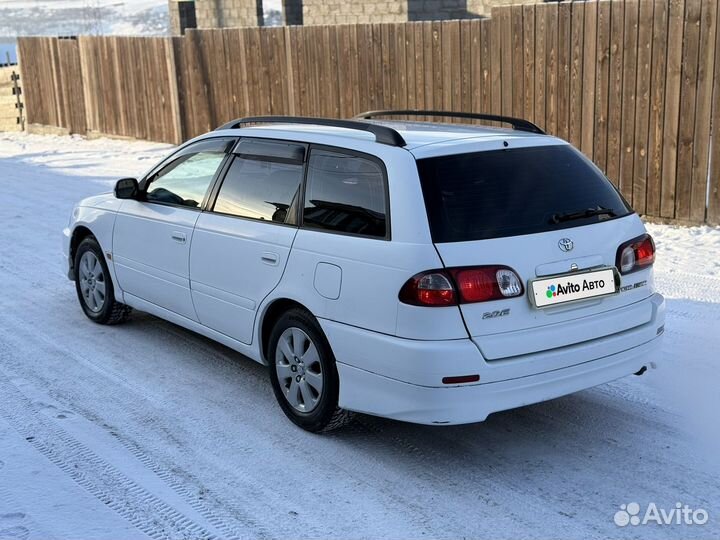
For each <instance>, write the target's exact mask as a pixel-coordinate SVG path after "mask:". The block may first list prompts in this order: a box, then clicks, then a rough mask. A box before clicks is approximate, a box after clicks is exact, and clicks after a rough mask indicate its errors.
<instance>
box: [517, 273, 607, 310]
mask: <svg viewBox="0 0 720 540" xmlns="http://www.w3.org/2000/svg"><path fill="white" fill-rule="evenodd" d="M592 276H595V277H596V279H594V280H591V281H592V282H594V283H596V284H597V282H598V281H599V280H602V281H603V282H604V285H603V286H602V287H599V288H598V287H597V285H595V286H594V287H593V288H591V289H586V288H585V285H584V282H586V281H587V279H588V278H589V277H592ZM611 277H612V289H610V287H609V286H608V285H609V283H608V281H606V280H609V278H611ZM551 285H552V286H554V287H555V289H554V290H551V287H550V286H551ZM569 285H572V286H573V289H571V290H568V289H570V287H569ZM575 285H579V287H580V290H579V291H578V292H575V291H574V286H575ZM527 290H528V298H529V300H530V303H531V304H532V306H533V307H534V308H536V309H547V308H552V307H556V306H566V305H569V304H574V303H576V302H584V301H586V300H594V299H597V298H604V297H607V296H613V295H616V294H619V293H620V273H619V272H618V270H617V268H616V267H614V266H600V267H595V268H588V269H584V270H573V271H571V272H563V273H562V274H554V275H551V276H542V277H540V278H536V279H531V280H528V287H527ZM548 292H553V293H554V294H553V296H552V297H548V296H547V294H548ZM586 293H589V294H586ZM558 294H561V295H567V300H565V299H563V300H560V301H557V300H554V301H553V300H552V298H557V295H558Z"/></svg>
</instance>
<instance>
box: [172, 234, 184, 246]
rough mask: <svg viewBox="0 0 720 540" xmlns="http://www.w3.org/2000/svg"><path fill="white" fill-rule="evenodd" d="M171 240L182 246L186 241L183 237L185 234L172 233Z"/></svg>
mask: <svg viewBox="0 0 720 540" xmlns="http://www.w3.org/2000/svg"><path fill="white" fill-rule="evenodd" d="M172 239H173V240H175V241H176V242H179V243H181V244H184V243H185V241H186V240H187V237H186V236H185V233H181V232H177V231H173V233H172Z"/></svg>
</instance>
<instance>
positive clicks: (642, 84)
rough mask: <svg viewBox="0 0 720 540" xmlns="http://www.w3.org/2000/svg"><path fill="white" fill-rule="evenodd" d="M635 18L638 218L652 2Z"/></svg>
mask: <svg viewBox="0 0 720 540" xmlns="http://www.w3.org/2000/svg"><path fill="white" fill-rule="evenodd" d="M639 16H640V19H639V25H638V55H637V72H636V77H637V83H636V90H635V95H636V100H635V147H634V150H633V177H632V184H633V188H632V189H633V196H632V201H633V208H634V209H635V210H636V211H637V212H638V213H639V214H645V209H646V187H647V169H648V161H647V158H648V156H647V153H648V135H649V122H650V63H651V61H652V37H653V36H652V29H653V25H652V20H653V2H644V1H643V2H640V13H639Z"/></svg>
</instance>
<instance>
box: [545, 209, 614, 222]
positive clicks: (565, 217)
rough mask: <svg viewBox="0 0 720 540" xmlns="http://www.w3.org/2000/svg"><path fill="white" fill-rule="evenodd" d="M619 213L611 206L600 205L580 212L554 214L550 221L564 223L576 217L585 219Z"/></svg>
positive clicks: (611, 215)
mask: <svg viewBox="0 0 720 540" xmlns="http://www.w3.org/2000/svg"><path fill="white" fill-rule="evenodd" d="M616 215H617V214H616V213H615V211H614V210H611V209H610V208H603V207H602V206H598V207H597V208H587V209H585V210H580V211H579V212H567V213H564V214H553V216H552V217H551V218H550V223H562V222H563V221H572V220H574V219H583V218H588V217H593V216H610V217H615V216H616Z"/></svg>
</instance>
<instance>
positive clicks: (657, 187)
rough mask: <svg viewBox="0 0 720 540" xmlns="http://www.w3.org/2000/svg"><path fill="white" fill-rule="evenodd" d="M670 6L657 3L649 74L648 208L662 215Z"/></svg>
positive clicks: (647, 210) (664, 3)
mask: <svg viewBox="0 0 720 540" xmlns="http://www.w3.org/2000/svg"><path fill="white" fill-rule="evenodd" d="M667 23H668V5H667V3H666V2H657V3H655V13H654V16H653V44H652V66H651V75H650V123H649V133H648V173H647V200H646V206H645V211H646V213H648V214H650V215H652V216H659V215H660V193H661V188H662V151H663V121H664V118H665V74H666V73H665V69H666V65H667V28H668V26H667Z"/></svg>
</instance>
